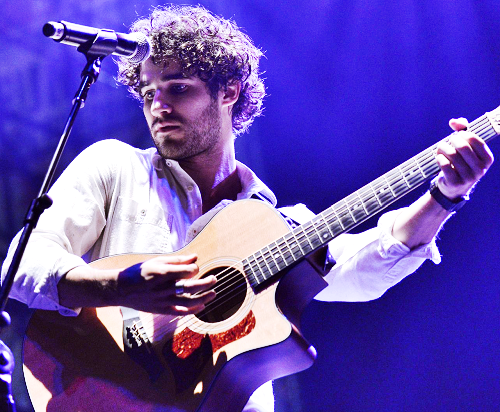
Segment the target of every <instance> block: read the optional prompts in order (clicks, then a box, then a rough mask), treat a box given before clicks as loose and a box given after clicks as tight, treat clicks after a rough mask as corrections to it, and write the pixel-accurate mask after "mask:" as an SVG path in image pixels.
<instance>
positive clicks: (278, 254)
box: [243, 107, 500, 287]
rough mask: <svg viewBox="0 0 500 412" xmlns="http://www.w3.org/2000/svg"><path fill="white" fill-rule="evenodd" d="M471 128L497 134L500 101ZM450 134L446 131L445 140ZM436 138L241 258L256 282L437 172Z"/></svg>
mask: <svg viewBox="0 0 500 412" xmlns="http://www.w3.org/2000/svg"><path fill="white" fill-rule="evenodd" d="M468 130H469V131H471V132H473V133H476V134H477V135H478V136H479V137H481V138H482V139H483V140H484V141H486V142H488V141H489V140H491V139H493V138H494V137H496V136H498V135H499V134H500V107H498V108H496V109H495V110H493V111H491V112H488V113H486V114H484V115H483V116H481V117H479V118H478V119H476V120H474V121H473V122H471V123H470V124H469V128H468ZM447 139H449V136H448V137H446V138H445V139H444V140H447ZM438 144H439V142H438V143H436V144H435V145H433V146H431V147H429V148H428V149H426V150H424V151H422V152H420V153H419V154H418V155H416V156H414V157H412V158H411V159H410V160H408V161H406V162H404V163H403V164H401V165H399V166H398V167H395V168H394V169H392V170H390V171H389V172H387V173H386V174H384V175H382V176H381V177H379V178H378V179H376V180H374V181H373V182H371V183H369V184H367V185H366V186H363V187H362V188H361V189H359V190H357V191H356V192H354V193H353V194H351V195H349V196H347V197H346V198H344V199H342V200H341V201H339V202H337V203H335V204H334V205H332V206H330V207H329V208H328V209H326V210H325V211H323V212H322V213H320V214H319V215H317V216H316V217H315V218H314V219H312V220H311V221H309V222H307V223H305V224H303V225H300V226H298V227H296V228H295V229H293V230H292V231H291V232H289V233H287V234H286V235H285V236H283V237H281V238H279V239H277V240H276V241H275V242H273V243H271V244H269V245H267V246H266V247H265V248H263V249H261V250H259V251H258V252H256V253H254V254H253V255H251V256H249V257H248V258H246V259H245V260H244V261H243V265H244V270H245V273H246V274H247V275H248V279H249V282H250V284H251V285H252V287H257V286H259V285H260V284H262V283H264V282H265V281H267V280H269V279H271V278H273V277H275V276H276V275H277V274H279V273H280V272H281V271H283V270H284V269H287V268H289V267H291V266H292V265H294V264H295V263H296V262H298V261H300V260H301V259H303V258H304V257H306V256H307V255H309V254H310V253H312V252H314V251H315V250H317V249H319V248H321V247H322V246H324V245H326V244H327V243H328V242H329V241H331V240H332V239H334V238H336V237H337V236H339V235H341V234H342V233H346V232H348V231H349V230H351V229H353V228H354V227H356V226H357V225H359V224H361V223H362V222H364V221H365V220H367V219H369V218H371V217H372V216H374V215H376V214H377V213H378V212H380V211H381V210H383V209H385V208H386V207H387V206H389V205H390V204H392V203H393V202H395V201H396V200H398V199H400V198H402V197H403V196H405V195H406V194H408V193H409V192H411V191H412V190H414V189H416V188H417V187H419V186H420V185H421V184H423V183H424V182H426V181H428V180H429V179H431V178H432V177H434V176H436V175H437V174H438V173H439V166H438V164H437V162H436V149H437V146H438Z"/></svg>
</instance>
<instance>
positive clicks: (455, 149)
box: [436, 117, 493, 200]
mask: <svg viewBox="0 0 500 412" xmlns="http://www.w3.org/2000/svg"><path fill="white" fill-rule="evenodd" d="M468 124H469V123H468V121H467V120H466V119H464V118H463V117H462V118H459V119H451V120H450V127H451V128H452V129H453V130H455V133H453V134H452V135H451V136H450V138H449V139H448V141H447V142H441V143H439V144H438V147H437V153H436V160H437V162H438V164H439V167H440V168H441V173H440V174H439V176H438V181H437V185H438V187H439V190H440V191H441V193H443V195H445V196H446V197H447V198H448V199H450V200H454V199H457V198H459V197H460V196H465V195H467V194H468V193H469V192H470V190H471V189H472V188H473V187H474V185H475V184H476V183H477V182H478V181H479V179H481V177H483V176H484V175H485V173H486V172H487V171H488V169H489V167H490V166H491V164H492V163H493V154H492V153H491V150H490V149H489V147H488V146H487V145H486V143H485V142H484V140H483V139H481V138H480V137H479V136H477V135H476V134H474V133H471V132H469V131H466V129H467V127H468Z"/></svg>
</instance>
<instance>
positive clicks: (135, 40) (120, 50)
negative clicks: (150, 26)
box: [43, 21, 151, 63]
mask: <svg viewBox="0 0 500 412" xmlns="http://www.w3.org/2000/svg"><path fill="white" fill-rule="evenodd" d="M100 32H105V33H106V34H108V35H111V36H112V37H113V38H114V37H116V42H113V41H111V42H103V44H102V45H99V49H100V50H102V51H103V54H105V55H108V54H115V55H117V56H122V57H125V58H126V59H129V60H130V61H131V62H132V63H141V62H143V61H144V60H146V59H147V58H148V57H149V54H150V53H151V45H150V44H149V40H148V38H147V37H146V35H145V34H143V33H130V34H123V33H116V32H114V31H113V30H107V29H96V28H94V27H89V26H82V25H81V24H75V23H70V22H67V21H60V22H54V21H49V22H48V23H45V25H44V26H43V34H44V35H45V36H47V37H50V38H52V39H54V40H55V41H57V42H59V43H63V44H68V45H70V46H76V47H79V46H82V45H88V46H90V45H92V43H93V42H94V40H95V39H96V38H97V35H98V34H99V33H100Z"/></svg>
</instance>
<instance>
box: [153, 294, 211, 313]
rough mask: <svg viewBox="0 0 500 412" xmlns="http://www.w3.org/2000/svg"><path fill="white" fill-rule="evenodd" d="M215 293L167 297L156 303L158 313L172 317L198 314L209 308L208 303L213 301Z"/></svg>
mask: <svg viewBox="0 0 500 412" xmlns="http://www.w3.org/2000/svg"><path fill="white" fill-rule="evenodd" d="M215 297H216V293H215V292H214V291H213V290H210V291H207V292H204V293H202V294H199V295H196V296H195V297H194V296H188V295H183V296H175V295H174V296H172V295H170V296H168V298H166V299H164V300H163V301H157V305H155V306H158V307H159V308H160V309H159V310H158V312H160V313H165V314H174V315H186V314H192V313H198V312H200V311H202V310H203V309H205V308H207V307H210V306H209V303H210V302H211V301H212V300H214V299H215Z"/></svg>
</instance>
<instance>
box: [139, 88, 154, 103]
mask: <svg viewBox="0 0 500 412" xmlns="http://www.w3.org/2000/svg"><path fill="white" fill-rule="evenodd" d="M155 93H156V91H155V90H146V91H145V92H143V93H142V98H143V100H144V101H148V102H151V101H153V99H154V98H155Z"/></svg>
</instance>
